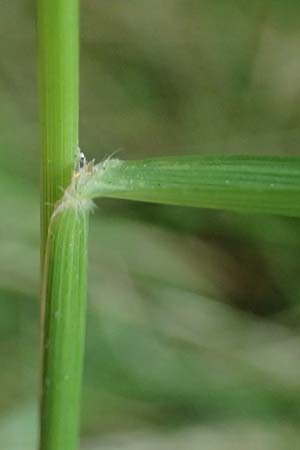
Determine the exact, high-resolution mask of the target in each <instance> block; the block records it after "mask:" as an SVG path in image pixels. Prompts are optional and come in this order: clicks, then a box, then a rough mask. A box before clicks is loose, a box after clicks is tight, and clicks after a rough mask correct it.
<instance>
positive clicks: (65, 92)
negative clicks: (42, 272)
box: [38, 0, 79, 259]
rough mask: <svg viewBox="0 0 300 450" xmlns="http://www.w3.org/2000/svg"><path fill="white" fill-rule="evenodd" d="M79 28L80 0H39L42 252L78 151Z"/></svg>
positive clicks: (68, 181)
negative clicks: (54, 210)
mask: <svg viewBox="0 0 300 450" xmlns="http://www.w3.org/2000/svg"><path fill="white" fill-rule="evenodd" d="M78 28H79V18H78V0H38V40H39V67H40V92H41V108H40V124H41V140H42V157H41V162H42V164H41V177H42V186H41V187H42V196H41V235H42V256H43V255H44V250H45V246H46V241H47V232H48V226H49V221H50V217H51V214H52V212H53V209H54V206H55V204H56V202H57V201H58V200H59V199H60V198H61V196H62V194H63V191H64V189H65V188H66V187H67V186H68V185H69V183H70V180H71V176H72V172H73V169H74V161H75V159H76V157H77V152H78V150H77V148H78V72H79V70H78V54H79V44H78V40H79V37H78V36H79V31H78ZM42 259H43V258H42Z"/></svg>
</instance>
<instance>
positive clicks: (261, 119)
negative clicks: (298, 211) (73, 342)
mask: <svg viewBox="0 0 300 450" xmlns="http://www.w3.org/2000/svg"><path fill="white" fill-rule="evenodd" d="M299 13H300V6H299V4H298V2H296V1H295V0H294V1H292V0H291V1H286V2H283V1H282V2H279V1H275V0H272V1H271V0H269V1H267V0H264V1H253V2H251V3H249V2H245V1H243V0H238V1H228V0H226V1H225V0H216V1H213V2H205V1H198V0H187V1H184V2H183V1H182V0H166V1H163V2H162V1H159V0H154V1H151V2H146V1H137V0H133V1H115V2H108V1H102V2H100V1H97V2H96V1H91V0H86V1H84V2H82V55H81V80H82V82H81V142H82V148H83V149H84V151H85V153H86V155H87V157H88V158H94V157H95V158H96V159H97V160H101V159H102V158H104V157H105V156H107V155H109V154H112V153H113V152H114V151H118V150H120V151H121V153H120V157H121V158H122V159H126V158H137V157H145V156H149V157H150V156H154V155H169V154H177V155H181V154H198V153H251V154H254V153H259V154H262V153H265V154H266V153H268V154H271V153H272V154H284V155H287V154H289V155H292V154H298V155H299V149H298V147H299V144H300V129H299V111H300V109H299V105H298V103H299V93H300V79H299V75H298V74H299V67H298V66H299V54H300V32H299V27H298V17H299ZM34 14H35V11H34V2H33V1H28V0H19V1H18V2H4V3H3V5H1V14H0V29H1V40H0V55H1V57H0V97H1V103H0V120H1V133H0V149H1V155H2V158H1V166H0V188H1V192H2V200H1V223H0V239H1V242H0V244H1V252H0V267H1V270H0V336H1V339H0V347H1V355H2V366H1V367H2V370H1V371H0V394H1V395H0V442H1V448H5V450H19V449H22V450H27V449H28V450H29V449H32V448H33V445H34V442H35V441H36V423H37V421H36V398H37V393H38V372H37V371H38V363H39V343H38V339H39V281H38V278H39V248H38V244H39V243H38V239H39V233H38V229H39V226H38V220H39V214H38V207H39V206H38V174H39V168H38V122H37V120H38V119H37V117H38V116H37V105H38V101H37V76H36V72H37V69H36V67H37V64H36V43H35V20H34ZM299 252H300V225H299V221H297V220H287V219H283V218H279V217H269V216H265V217H264V216H248V215H237V214H229V213H223V212H219V213H217V212H206V211H202V210H195V209H190V208H186V209H185V208H177V207H167V206H157V205H156V206H154V205H143V204H134V203H130V202H121V201H108V200H103V201H101V202H99V204H98V209H97V210H96V211H95V214H94V215H93V217H92V221H91V239H90V262H91V264H90V269H91V270H90V275H89V308H88V328H87V344H86V347H87V352H86V366H85V367H86V368H85V377H84V390H83V414H82V419H83V420H82V448H85V449H88V450H94V449H101V448H103V449H104V448H105V449H107V448H111V449H114V450H121V449H131V450H132V449H145V450H153V449H159V450H160V449H161V450H168V449H170V448H172V449H174V448H178V449H183V448H184V449H185V448H189V449H191V450H193V449H194V448H195V449H197V450H198V449H202V448H203V449H205V450H210V449H214V450H215V449H220V450H225V449H226V450H227V449H230V450H232V449H235V448H236V449H239V450H248V449H253V448H255V449H258V450H269V449H270V450H276V449H280V450H281V449H285V448H286V449H288V450H289V449H291V448H296V446H297V443H298V441H299V430H297V429H298V428H299V427H298V426H297V424H298V423H299V419H300V389H299V374H300V363H299V361H300V358H299V356H300V355H299V352H300V350H299V344H298V342H299V327H298V323H299V306H298V303H299V293H300V288H299V286H300V284H299Z"/></svg>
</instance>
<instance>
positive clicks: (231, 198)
mask: <svg viewBox="0 0 300 450" xmlns="http://www.w3.org/2000/svg"><path fill="white" fill-rule="evenodd" d="M75 182H76V187H75V189H76V190H77V193H78V194H79V195H80V196H82V197H83V198H89V199H93V198H96V197H113V198H123V199H129V200H138V201H147V202H155V203H165V204H170V205H182V206H195V207H203V208H214V209H227V210H233V211H243V212H251V213H252V212H253V213H258V212H259V213H272V214H281V215H285V216H292V217H300V159H299V158H284V157H265V156H257V157H249V156H190V157H177V158H175V157H169V158H157V159H146V160H141V161H120V160H116V159H108V160H106V161H104V162H103V163H100V164H98V165H96V166H94V167H92V168H91V167H90V165H88V166H87V167H86V168H85V169H84V170H82V171H81V173H80V176H79V177H78V179H77V180H76V181H75Z"/></svg>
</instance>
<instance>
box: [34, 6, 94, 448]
mask: <svg viewBox="0 0 300 450" xmlns="http://www.w3.org/2000/svg"><path fill="white" fill-rule="evenodd" d="M78 19H79V18H78V0H38V39H39V61H40V87H41V109H40V123H41V140H42V157H41V161H42V164H41V177H42V183H41V184H42V186H41V187H42V195H41V264H42V266H43V267H42V273H43V296H42V297H43V298H42V305H43V317H42V331H43V340H42V360H43V369H42V392H41V426H40V450H75V449H76V448H77V441H78V434H79V405H80V392H81V374H82V360H83V347H84V328H85V304H86V272H87V236H88V223H87V222H88V212H87V210H86V209H85V208H83V204H82V202H81V203H80V205H79V206H78V205H77V206H76V205H75V204H74V203H73V204H72V205H66V204H63V205H62V204H61V203H60V206H59V207H57V209H55V205H57V202H58V201H59V200H61V197H62V196H63V192H64V190H65V188H66V187H67V186H68V185H69V184H70V182H71V179H72V174H73V171H74V167H75V163H76V159H77V157H78V53H79V45H78V34H79V31H78V29H79V20H78ZM54 211H55V214H54V215H53V212H54Z"/></svg>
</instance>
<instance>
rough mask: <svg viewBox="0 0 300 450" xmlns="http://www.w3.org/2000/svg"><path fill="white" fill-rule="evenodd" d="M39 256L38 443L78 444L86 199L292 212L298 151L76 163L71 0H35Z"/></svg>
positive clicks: (74, 12)
mask: <svg viewBox="0 0 300 450" xmlns="http://www.w3.org/2000/svg"><path fill="white" fill-rule="evenodd" d="M38 37H39V59H40V85H41V109H40V123H41V140H42V145H41V147H42V157H41V177H42V183H41V186H42V195H41V266H42V274H43V277H42V278H43V279H42V302H43V315H42V317H43V320H42V329H43V339H42V360H43V371H42V392H41V422H40V423H41V426H40V450H75V449H76V448H77V446H78V435H79V422H80V420H79V417H80V391H81V374H82V361H83V351H84V335H85V320H86V319H85V305H86V290H87V281H86V274H87V247H88V244H87V240H88V216H89V211H90V209H91V201H92V200H93V199H94V198H97V197H112V198H119V199H129V200H138V201H148V202H156V203H165V204H174V205H183V206H195V207H205V208H214V209H229V210H234V211H244V212H248V213H251V212H255V213H257V212H261V213H272V214H282V215H286V216H291V217H299V216H300V204H299V197H300V160H299V159H297V158H280V157H278V158H277V157H247V156H243V157H238V156H220V157H211V156H207V157H178V158H157V159H152V160H141V161H119V160H117V159H108V160H106V161H104V162H102V163H100V164H96V165H94V164H93V163H88V164H87V165H85V166H84V167H82V168H80V167H79V166H78V110H79V107H78V60H79V58H78V54H79V46H78V0H65V1H63V2H62V1H60V0H39V1H38Z"/></svg>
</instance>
